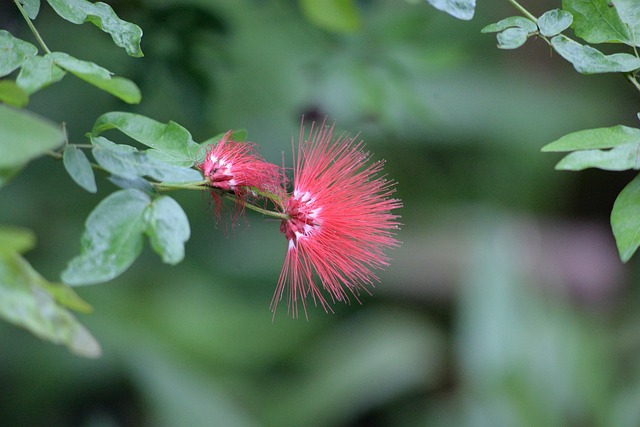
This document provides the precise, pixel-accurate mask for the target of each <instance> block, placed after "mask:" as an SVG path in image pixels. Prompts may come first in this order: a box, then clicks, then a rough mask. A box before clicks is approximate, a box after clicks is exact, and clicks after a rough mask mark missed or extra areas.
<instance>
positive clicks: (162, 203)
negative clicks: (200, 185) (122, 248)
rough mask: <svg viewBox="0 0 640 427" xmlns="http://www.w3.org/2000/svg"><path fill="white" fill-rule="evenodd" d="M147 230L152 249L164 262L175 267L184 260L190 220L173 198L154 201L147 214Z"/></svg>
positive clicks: (159, 198)
mask: <svg viewBox="0 0 640 427" xmlns="http://www.w3.org/2000/svg"><path fill="white" fill-rule="evenodd" d="M147 215H148V216H147V229H146V233H147V235H148V236H149V241H150V242H151V247H152V248H153V250H154V251H156V253H158V254H159V255H160V256H161V257H162V261H163V262H165V263H167V264H171V265H175V264H177V263H179V262H180V261H182V259H183V258H184V243H185V242H186V241H187V240H189V236H190V234H191V230H190V228H189V220H188V219H187V215H186V214H185V213H184V211H183V210H182V208H181V207H180V205H179V204H178V203H177V202H176V201H175V200H173V199H172V198H171V197H168V196H162V197H158V198H157V199H155V200H154V201H153V204H152V205H151V206H150V207H149V209H148V212H147Z"/></svg>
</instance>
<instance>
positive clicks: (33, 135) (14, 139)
mask: <svg viewBox="0 0 640 427" xmlns="http://www.w3.org/2000/svg"><path fill="white" fill-rule="evenodd" d="M63 142H64V133H63V132H62V129H60V127H59V126H57V125H56V124H54V123H51V122H49V121H48V120H45V119H43V118H40V117H38V116H35V115H33V114H31V113H29V112H27V111H16V110H14V109H12V108H9V107H7V106H4V105H0V169H4V170H7V169H15V168H17V167H20V166H22V165H24V164H25V163H27V162H28V161H29V160H31V159H34V158H36V157H39V156H40V155H42V154H44V153H46V152H47V151H49V150H52V149H54V148H56V147H58V146H59V145H61V144H62V143H63Z"/></svg>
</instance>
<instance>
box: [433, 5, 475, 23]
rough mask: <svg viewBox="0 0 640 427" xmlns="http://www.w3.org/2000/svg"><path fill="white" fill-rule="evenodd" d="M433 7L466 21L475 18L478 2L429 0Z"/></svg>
mask: <svg viewBox="0 0 640 427" xmlns="http://www.w3.org/2000/svg"><path fill="white" fill-rule="evenodd" d="M427 1H428V2H429V3H431V5H432V6H433V7H435V8H436V9H438V10H441V11H443V12H446V13H448V14H449V15H451V16H453V17H454V18H458V19H464V20H465V21H468V20H470V19H471V18H473V14H474V12H475V9H476V0H427Z"/></svg>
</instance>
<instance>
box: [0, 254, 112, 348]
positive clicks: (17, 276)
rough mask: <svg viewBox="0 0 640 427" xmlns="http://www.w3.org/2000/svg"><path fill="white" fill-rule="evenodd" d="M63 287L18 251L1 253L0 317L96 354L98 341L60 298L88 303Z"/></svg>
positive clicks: (39, 335) (46, 337)
mask: <svg viewBox="0 0 640 427" xmlns="http://www.w3.org/2000/svg"><path fill="white" fill-rule="evenodd" d="M65 288H66V287H64V286H63V285H55V284H51V283H48V282H47V281H46V280H45V279H43V278H42V277H41V276H40V275H39V274H38V273H37V272H36V271H35V270H34V269H33V268H32V267H31V265H29V263H28V262H27V261H26V260H24V259H23V258H22V257H20V256H19V255H18V254H16V253H12V254H0V317H2V318H4V319H5V320H7V321H9V322H11V323H13V324H16V325H18V326H21V327H24V328H25V329H27V330H29V331H30V332H32V333H33V334H34V335H36V336H38V337H40V338H43V339H46V340H49V341H52V342H54V343H57V344H64V345H66V346H67V347H68V348H69V350H71V351H72V352H73V353H75V354H78V355H80V356H84V357H98V356H99V355H100V353H101V350H100V345H99V344H98V342H97V341H96V340H95V338H93V336H92V335H91V333H90V332H89V331H88V330H87V329H86V328H85V327H84V326H82V325H81V324H80V323H79V322H78V321H77V319H76V318H75V317H74V316H73V315H72V314H71V313H70V312H69V311H68V310H66V309H65V308H64V307H62V305H61V303H60V300H62V301H64V302H65V303H68V304H70V305H72V306H77V307H83V308H86V307H88V305H87V304H86V303H84V301H82V300H80V298H79V297H78V296H77V295H75V294H73V293H70V292H72V291H71V290H69V289H65ZM71 295H75V297H72V296H71ZM79 301H82V303H80V302H79Z"/></svg>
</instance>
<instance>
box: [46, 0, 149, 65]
mask: <svg viewBox="0 0 640 427" xmlns="http://www.w3.org/2000/svg"><path fill="white" fill-rule="evenodd" d="M47 1H48V2H49V4H50V5H51V7H52V8H53V9H54V10H55V11H56V13H57V14H58V15H60V16H61V17H62V18H64V19H66V20H67V21H69V22H72V23H74V24H82V23H83V22H91V23H92V24H94V25H95V26H96V27H98V28H100V29H101V30H102V31H104V32H105V33H108V34H110V35H111V38H112V39H113V41H114V43H115V44H116V45H118V46H120V47H122V48H124V49H125V50H126V51H127V54H129V55H130V56H135V57H140V56H143V54H142V50H141V49H140V40H141V38H142V30H141V29H140V27H138V26H137V25H135V24H132V23H130V22H127V21H123V20H122V19H120V18H119V17H118V15H116V13H115V12H114V11H113V9H112V8H111V6H109V5H108V4H106V3H102V2H97V3H91V2H88V1H86V0H47Z"/></svg>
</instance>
